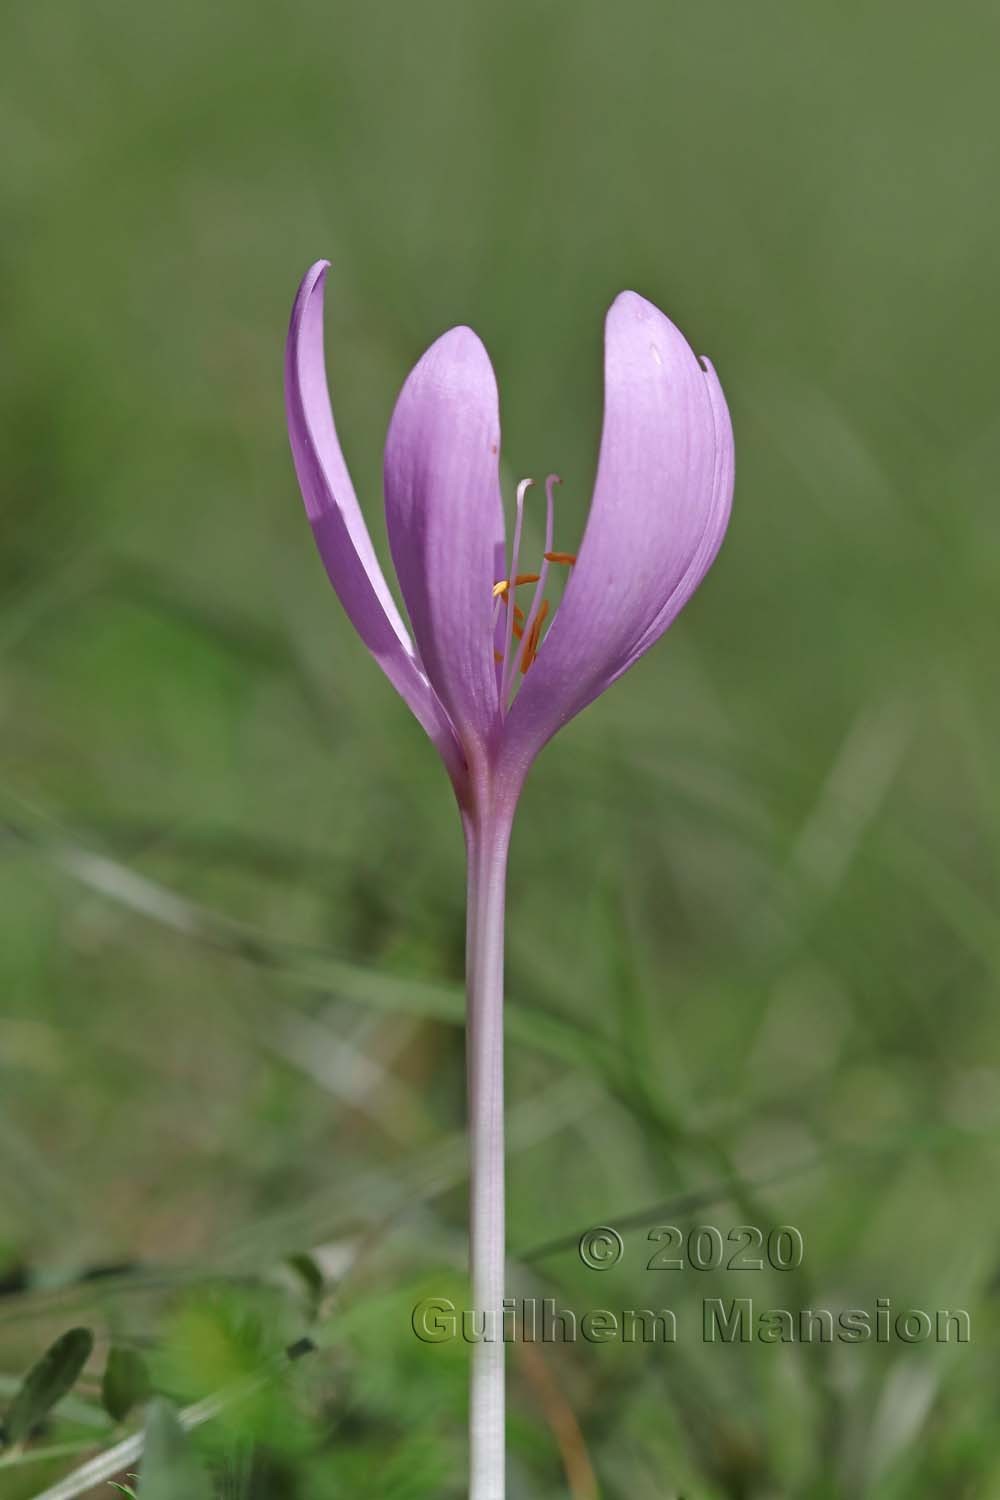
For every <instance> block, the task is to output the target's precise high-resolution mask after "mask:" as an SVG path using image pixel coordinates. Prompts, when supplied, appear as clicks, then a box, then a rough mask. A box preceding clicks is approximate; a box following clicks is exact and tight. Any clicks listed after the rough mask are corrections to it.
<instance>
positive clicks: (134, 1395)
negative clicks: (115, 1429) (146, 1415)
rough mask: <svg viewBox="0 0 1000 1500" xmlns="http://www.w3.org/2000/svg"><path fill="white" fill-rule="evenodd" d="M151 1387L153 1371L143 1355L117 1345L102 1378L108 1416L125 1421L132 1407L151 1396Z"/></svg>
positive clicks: (102, 1392) (109, 1357)
mask: <svg viewBox="0 0 1000 1500" xmlns="http://www.w3.org/2000/svg"><path fill="white" fill-rule="evenodd" d="M150 1390H151V1386H150V1381H149V1371H148V1370H147V1369H146V1362H145V1360H144V1359H143V1357H142V1355H141V1354H139V1353H138V1352H137V1350H135V1349H127V1348H125V1347H124V1345H121V1344H115V1345H113V1346H112V1348H111V1351H110V1353H109V1354H108V1362H107V1364H106V1365H105V1367H104V1378H103V1380H102V1381H101V1401H102V1403H103V1405H104V1410H105V1411H106V1412H107V1413H108V1416H109V1417H111V1418H112V1419H113V1420H114V1421H115V1422H124V1420H125V1418H126V1417H127V1416H128V1414H129V1412H130V1411H131V1410H132V1408H133V1407H134V1406H137V1405H138V1404H139V1403H140V1402H142V1401H145V1400H146V1399H147V1398H148V1396H149V1394H150Z"/></svg>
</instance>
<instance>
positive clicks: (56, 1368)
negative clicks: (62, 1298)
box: [3, 1328, 94, 1444]
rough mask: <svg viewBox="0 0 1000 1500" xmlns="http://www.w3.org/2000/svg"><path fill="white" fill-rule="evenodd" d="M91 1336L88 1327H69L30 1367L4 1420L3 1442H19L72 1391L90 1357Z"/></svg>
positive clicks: (92, 1340) (92, 1336) (92, 1344)
mask: <svg viewBox="0 0 1000 1500" xmlns="http://www.w3.org/2000/svg"><path fill="white" fill-rule="evenodd" d="M93 1347H94V1335H93V1334H92V1333H91V1331H90V1329H89V1328H70V1329H69V1330H68V1331H67V1332H66V1333H64V1334H62V1335H60V1337H59V1338H57V1339H56V1341H55V1343H54V1344H52V1345H50V1347H49V1348H48V1349H47V1350H46V1351H45V1353H44V1354H43V1355H42V1357H41V1359H40V1360H39V1361H38V1362H37V1364H34V1365H32V1367H31V1369H30V1370H29V1371H28V1373H27V1375H26V1376H25V1377H24V1379H23V1381H22V1382H21V1386H20V1389H19V1390H18V1392H17V1394H16V1395H15V1397H14V1399H13V1401H12V1402H11V1403H10V1406H9V1407H8V1410H7V1416H6V1418H5V1419H4V1424H3V1429H4V1440H5V1442H6V1443H9V1444H13V1443H22V1442H24V1441H25V1439H26V1438H28V1437H30V1435H31V1433H32V1431H33V1430H34V1429H35V1428H36V1427H37V1426H38V1424H39V1422H41V1421H42V1419H43V1417H45V1416H47V1414H48V1413H49V1412H50V1411H51V1410H52V1408H53V1407H54V1406H55V1405H56V1404H57V1402H59V1401H61V1400H62V1398H63V1396H65V1395H67V1394H68V1392H69V1391H71V1390H72V1389H73V1386H74V1385H75V1384H76V1382H77V1379H78V1378H79V1375H80V1372H81V1370H82V1369H83V1367H84V1365H85V1364H86V1363H87V1360H88V1359H89V1358H90V1354H91V1350H92V1349H93Z"/></svg>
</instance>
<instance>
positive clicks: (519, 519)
mask: <svg viewBox="0 0 1000 1500" xmlns="http://www.w3.org/2000/svg"><path fill="white" fill-rule="evenodd" d="M534 482H535V481H534V480H533V479H522V480H521V483H520V484H519V485H518V487H517V500H516V501H515V507H516V518H515V521H514V545H513V546H512V547H511V549H510V577H511V578H513V579H515V580H516V578H517V561H518V557H519V556H520V552H521V528H522V526H523V524H524V496H525V491H526V490H528V489H530V488H531V486H532V485H533V484H534ZM513 639H514V611H513V610H512V609H508V611H507V637H506V642H505V644H504V650H503V671H502V672H501V674H500V712H501V713H502V714H503V713H506V712H507V690H508V686H509V680H510V666H511V660H510V658H511V643H512V641H513Z"/></svg>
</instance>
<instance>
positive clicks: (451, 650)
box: [385, 328, 504, 744]
mask: <svg viewBox="0 0 1000 1500" xmlns="http://www.w3.org/2000/svg"><path fill="white" fill-rule="evenodd" d="M499 452H500V411H499V402H498V397H497V387H496V379H495V377H494V375H493V368H492V366H491V364H490V361H489V356H488V355H487V353H486V350H485V349H484V348H483V345H482V344H481V343H480V341H479V339H478V338H477V337H476V335H475V334H474V333H473V332H472V329H471V328H453V329H452V330H451V331H450V332H449V333H446V334H444V335H443V336H442V337H441V338H439V339H438V340H437V342H436V343H434V344H432V345H431V347H430V348H429V349H428V350H427V353H426V354H425V355H424V356H423V358H422V359H421V360H420V361H419V363H418V364H417V365H416V366H415V368H414V369H413V370H412V372H411V373H410V375H409V377H408V379H407V381H406V384H405V385H404V386H403V389H402V391H401V393H400V397H399V400H398V401H397V403H396V409H395V411H394V412H393V415H392V421H391V423H390V424H389V435H388V438H387V440H386V447H385V513H386V525H387V528H388V532H389V546H390V548H391V550H392V557H393V562H394V563H395V565H396V573H397V575H398V577H399V583H400V587H401V588H402V591H403V598H404V599H405V601H406V607H407V610H408V611H409V615H410V620H411V622H412V625H413V633H414V635H415V637H416V641H417V646H418V648H419V651H420V655H421V658H422V660H423V662H424V665H425V667H426V669H427V675H428V677H429V678H430V680H431V682H432V683H433V685H434V688H435V690H436V692H437V694H438V696H439V697H440V699H441V701H442V703H443V704H444V706H445V708H446V709H447V711H448V713H449V714H450V715H451V718H452V720H453V722H454V724H455V726H456V728H457V730H458V732H459V735H460V736H461V737H462V739H463V740H464V742H465V743H466V744H468V743H469V742H470V741H478V742H480V743H485V742H487V741H488V740H490V738H491V737H492V735H493V734H494V733H495V730H496V728H497V724H498V707H497V705H498V698H497V674H496V667H495V663H494V660H493V611H494V599H493V594H492V589H493V584H494V583H495V582H496V576H495V557H496V553H497V547H498V544H500V545H502V542H503V535H504V525H503V506H502V502H501V497H500V474H499V465H500V459H499Z"/></svg>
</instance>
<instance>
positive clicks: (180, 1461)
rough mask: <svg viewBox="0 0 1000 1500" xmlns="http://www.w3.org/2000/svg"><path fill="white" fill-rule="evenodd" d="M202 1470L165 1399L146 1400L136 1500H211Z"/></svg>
mask: <svg viewBox="0 0 1000 1500" xmlns="http://www.w3.org/2000/svg"><path fill="white" fill-rule="evenodd" d="M211 1493H212V1491H211V1487H210V1485H209V1482H208V1477H207V1475H206V1474H205V1471H204V1469H203V1468H202V1466H201V1464H200V1463H199V1462H198V1459H197V1458H196V1457H195V1455H194V1453H193V1452H192V1451H191V1447H190V1445H189V1443H188V1440H187V1434H186V1433H185V1431H184V1429H183V1427H182V1426H181V1424H180V1422H179V1421H178V1418H177V1413H176V1411H175V1410H174V1408H173V1407H172V1406H171V1405H170V1402H169V1401H164V1400H162V1399H161V1398H157V1399H156V1400H155V1401H152V1402H150V1406H149V1415H148V1416H147V1418H146V1429H145V1442H144V1446H143V1456H142V1468H141V1469H140V1471H139V1500H211Z"/></svg>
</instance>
